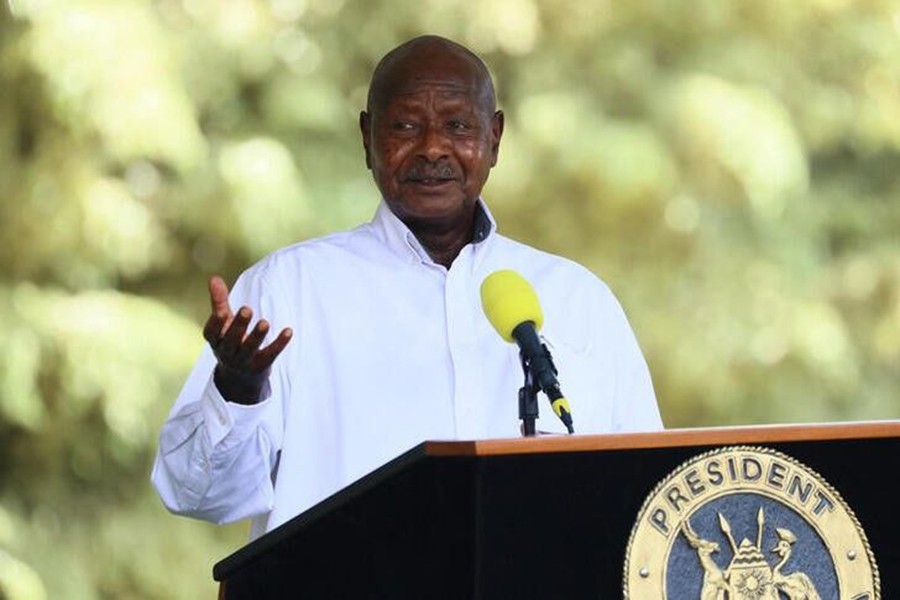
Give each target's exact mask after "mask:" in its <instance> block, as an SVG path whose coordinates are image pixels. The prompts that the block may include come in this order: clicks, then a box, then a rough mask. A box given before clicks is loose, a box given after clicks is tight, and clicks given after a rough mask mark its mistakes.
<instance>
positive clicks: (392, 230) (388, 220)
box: [371, 198, 497, 263]
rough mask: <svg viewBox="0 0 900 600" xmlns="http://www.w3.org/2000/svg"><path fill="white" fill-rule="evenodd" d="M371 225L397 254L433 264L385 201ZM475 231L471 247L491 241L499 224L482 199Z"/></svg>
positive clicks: (476, 208) (477, 205)
mask: <svg viewBox="0 0 900 600" xmlns="http://www.w3.org/2000/svg"><path fill="white" fill-rule="evenodd" d="M371 225H372V228H373V230H374V232H375V235H376V237H377V238H378V239H379V240H381V241H382V242H383V243H384V244H385V245H386V246H387V247H388V248H389V249H390V250H391V251H392V252H394V253H395V254H397V255H399V256H405V257H408V259H409V260H410V261H415V262H424V263H432V262H433V261H432V260H431V257H430V256H429V255H428V252H427V251H426V250H425V248H423V247H422V244H420V243H419V240H418V239H416V236H415V235H413V232H412V231H410V230H409V228H408V227H407V226H406V225H405V224H404V223H403V221H401V220H400V219H398V218H397V216H396V215H395V214H394V213H393V212H391V209H390V208H389V207H388V205H387V202H385V201H384V200H383V199H382V200H381V202H380V203H379V205H378V209H377V210H376V211H375V216H374V217H373V218H372V223H371ZM474 230H475V231H474V234H473V236H472V242H471V245H474V246H478V245H479V244H482V243H484V242H485V241H488V240H490V239H491V238H492V237H493V236H492V234H493V233H494V232H495V231H496V230H497V222H496V221H495V220H494V216H493V215H492V214H491V211H490V210H489V209H488V207H487V204H485V202H484V200H482V199H481V198H479V199H478V202H477V203H476V205H475V226H474Z"/></svg>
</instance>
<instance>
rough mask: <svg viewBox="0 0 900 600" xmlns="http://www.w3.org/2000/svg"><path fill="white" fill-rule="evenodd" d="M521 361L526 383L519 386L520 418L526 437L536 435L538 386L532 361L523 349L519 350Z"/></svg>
mask: <svg viewBox="0 0 900 600" xmlns="http://www.w3.org/2000/svg"><path fill="white" fill-rule="evenodd" d="M519 361H520V362H521V363H522V370H523V371H524V372H525V384H524V385H523V386H522V387H521V388H519V419H521V421H522V434H523V435H524V436H525V437H534V435H535V423H534V422H535V420H536V419H537V418H538V399H537V394H538V387H537V386H536V385H535V383H534V373H533V372H532V369H531V362H530V361H529V360H528V359H527V358H526V357H525V353H524V352H522V351H519Z"/></svg>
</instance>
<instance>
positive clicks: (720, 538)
mask: <svg viewBox="0 0 900 600" xmlns="http://www.w3.org/2000/svg"><path fill="white" fill-rule="evenodd" d="M624 593H625V598H630V599H633V600H657V599H660V600H664V599H665V600H693V599H695V598H696V599H698V600H821V599H823V598H830V599H832V598H833V599H834V600H879V599H880V597H881V596H880V590H879V579H878V569H877V566H876V564H875V559H874V556H873V555H872V552H871V548H870V547H869V545H868V542H867V541H866V537H865V533H864V532H863V530H862V527H861V526H860V525H859V523H858V521H857V519H856V518H855V516H854V515H853V512H852V511H851V510H850V508H849V507H848V506H847V505H846V504H845V503H844V501H843V499H842V498H841V497H840V495H839V494H838V493H837V491H836V490H834V489H833V488H831V486H829V485H828V484H827V483H826V482H825V481H824V480H823V479H822V478H821V477H820V476H819V475H818V474H817V473H815V472H814V471H812V470H810V469H808V468H807V467H805V466H804V465H802V464H800V463H799V462H797V461H795V460H793V459H791V458H789V457H787V456H785V455H783V454H781V453H778V452H775V451H773V450H767V449H762V448H724V449H721V450H718V451H714V452H710V453H707V454H704V455H701V456H699V457H696V458H694V459H692V460H690V461H688V462H687V463H685V464H683V465H682V466H681V467H679V468H678V469H676V470H675V471H674V472H673V473H672V474H671V475H669V477H667V478H666V480H665V481H663V482H661V483H660V484H659V485H658V486H657V488H656V489H655V490H654V491H653V493H651V494H650V496H649V497H648V498H647V501H646V502H645V504H644V507H643V508H642V509H641V513H640V515H639V516H638V520H637V522H636V523H635V526H634V529H633V530H632V534H631V540H630V541H629V544H628V555H627V558H626V564H625V581H624Z"/></svg>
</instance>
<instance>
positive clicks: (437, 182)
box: [407, 177, 456, 188]
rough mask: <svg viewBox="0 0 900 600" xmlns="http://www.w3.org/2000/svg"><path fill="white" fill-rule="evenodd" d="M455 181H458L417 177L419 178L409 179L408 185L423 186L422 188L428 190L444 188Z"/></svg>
mask: <svg viewBox="0 0 900 600" xmlns="http://www.w3.org/2000/svg"><path fill="white" fill-rule="evenodd" d="M454 181H456V180H455V179H448V178H442V177H421V178H419V177H417V178H411V179H407V182H408V183H411V184H413V185H418V186H422V187H427V188H437V187H442V186H445V185H448V184H451V183H453V182H454Z"/></svg>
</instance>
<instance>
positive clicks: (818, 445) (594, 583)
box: [213, 422, 900, 600]
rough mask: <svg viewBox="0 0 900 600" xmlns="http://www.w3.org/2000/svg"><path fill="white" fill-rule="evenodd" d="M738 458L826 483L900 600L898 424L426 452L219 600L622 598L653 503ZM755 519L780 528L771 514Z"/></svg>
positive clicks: (429, 448) (223, 587)
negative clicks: (642, 520)
mask: <svg viewBox="0 0 900 600" xmlns="http://www.w3.org/2000/svg"><path fill="white" fill-rule="evenodd" d="M731 447H742V448H743V447H747V448H764V449H767V450H771V451H774V452H775V453H779V454H783V455H785V456H787V457H789V458H790V459H793V460H796V461H798V462H799V463H802V464H803V465H805V466H806V467H808V468H809V469H812V470H813V471H815V472H816V473H818V474H819V475H821V477H822V478H823V479H824V480H826V481H827V482H828V484H830V486H832V487H833V489H834V490H836V491H837V492H838V493H839V495H840V497H842V498H843V501H844V502H845V503H846V504H847V505H848V506H849V507H850V508H851V509H852V512H853V513H854V514H855V517H856V519H858V522H859V525H860V526H861V527H862V529H863V530H864V531H865V536H866V537H867V540H868V543H869V545H870V550H871V555H872V556H874V561H875V563H877V566H878V568H877V571H876V575H875V578H876V590H877V588H878V587H880V593H881V596H880V597H881V598H886V599H887V598H900V510H898V508H897V507H898V506H900V501H898V498H897V492H896V485H895V483H894V480H895V476H896V474H897V473H898V472H900V422H874V423H854V424H851V423H844V424H828V425H804V426H771V427H769V426H760V427H740V428H714V429H684V430H667V431H663V432H657V433H636V434H617V435H601V436H571V437H545V438H532V439H516V440H490V441H479V442H434V441H430V442H424V443H422V444H420V445H419V446H417V447H415V448H413V449H412V450H410V451H409V452H407V453H405V454H403V455H401V456H399V457H398V458H396V459H394V460H393V461H391V462H390V463H388V464H386V465H384V466H383V467H381V468H379V469H377V470H376V471H374V472H372V473H370V474H369V475H367V476H366V477H364V478H362V479H360V480H359V481H357V482H355V483H354V484H352V485H350V486H349V487H347V488H345V489H343V490H342V491H340V492H338V493H336V494H335V495H333V496H332V497H330V498H328V499H326V500H325V501H323V502H321V503H320V504H318V505H316V506H315V507H313V508H311V509H310V510H308V511H306V512H304V513H303V514H301V515H299V516H297V517H295V518H294V519H292V520H291V521H288V522H287V523H285V524H284V525H282V526H280V527H279V528H277V529H275V530H273V531H271V532H269V533H268V534H266V535H265V536H263V537H261V538H259V539H257V540H254V541H253V542H251V543H250V544H248V545H247V546H245V547H244V548H242V549H240V550H238V551H237V552H235V553H234V554H232V555H231V556H229V557H227V558H225V559H224V560H222V561H220V562H219V563H218V564H216V565H215V567H214V569H213V576H214V578H215V579H216V580H217V581H219V582H220V593H219V597H220V599H224V600H244V599H250V598H252V599H254V600H260V599H267V598H272V599H275V598H279V599H280V598H391V599H396V598H417V599H423V598H460V599H462V598H466V599H470V598H477V599H482V598H490V599H493V598H566V599H576V598H591V599H593V600H597V599H603V600H612V599H615V598H622V597H623V580H624V575H625V571H624V567H625V563H626V554H627V549H628V547H629V540H630V537H631V536H632V530H633V528H634V525H635V522H636V519H637V518H638V515H639V513H641V511H642V507H644V505H645V501H646V500H647V498H648V496H649V495H650V494H651V493H652V492H653V491H654V490H655V489H657V488H658V486H659V484H660V482H662V481H663V480H665V479H666V477H667V476H668V475H669V474H671V473H672V472H673V471H675V470H676V469H677V468H678V467H679V465H682V464H684V463H685V462H686V461H690V460H691V459H692V457H697V456H699V455H703V454H704V453H709V452H714V451H716V450H717V449H723V448H731ZM782 479H784V478H783V477H782ZM687 481H688V482H689V483H690V480H689V479H687ZM772 481H775V482H777V481H778V480H777V479H775V480H770V483H771V482H772ZM675 499H676V500H677V497H676V498H675ZM673 506H676V507H677V506H678V505H677V503H675V504H673ZM758 518H759V519H760V529H762V528H763V527H769V525H767V524H766V525H764V524H763V523H762V521H761V519H764V518H765V517H764V516H763V511H762V510H760V513H759V517H758ZM720 521H721V517H720ZM722 527H725V525H724V524H723V525H722ZM754 527H755V526H754ZM769 529H771V530H772V533H771V534H770V535H771V536H774V535H775V527H774V525H773V526H771V527H769ZM783 532H784V529H782V530H779V531H778V535H779V536H781V541H782V544H781V547H782V548H784V547H785V545H784V544H786V543H788V542H785V541H784V540H785V539H788V541H790V540H789V538H788V537H787V534H784V533H783ZM692 533H693V532H692ZM701 534H702V532H701ZM675 535H676V537H677V536H678V535H680V534H679V533H678V532H675ZM730 535H731V534H730V533H729V536H730ZM735 535H737V534H735ZM684 536H685V537H684V538H683V539H682V538H679V540H680V541H678V543H680V544H684V545H685V548H687V549H688V551H690V552H693V551H694V550H692V547H691V546H687V545H686V544H687V542H688V541H691V543H694V544H695V545H694V546H693V548H697V547H698V546H697V545H696V544H698V543H699V542H698V541H697V539H693V540H691V539H690V538H688V537H687V534H686V533H685V534H684ZM698 537H702V535H701V536H698ZM748 537H751V538H752V537H753V536H748ZM673 539H674V538H673ZM759 539H762V533H760V534H759ZM702 541H703V540H700V542H702ZM745 541H746V540H745ZM674 543H675V542H671V541H670V542H669V544H670V545H673V544H674ZM791 543H793V542H791ZM757 545H761V544H757ZM735 546H736V544H735ZM717 549H719V548H718V547H717ZM719 550H720V551H724V550H721V549H719ZM760 550H761V551H762V552H763V553H767V552H769V549H768V548H766V549H760ZM841 551H842V550H841ZM697 552H700V550H697ZM735 553H737V548H736V547H735ZM770 556H771V555H770ZM850 556H851V558H853V559H856V556H855V555H854V554H851V555H850ZM770 562H774V559H770ZM685 564H687V563H685ZM698 564H699V563H698ZM786 565H788V566H789V565H790V563H786ZM797 568H799V567H795V570H796V569H797ZM729 569H731V568H730V567H729ZM768 572H769V573H771V572H772V568H771V566H770V567H769V571H768ZM642 576H643V575H642ZM735 578H736V575H735V576H733V577H732V579H735ZM697 585H700V584H699V583H698V584H697ZM733 594H734V593H733ZM877 594H878V592H877V591H876V592H875V593H874V594H873V595H871V596H866V595H864V594H856V595H855V597H856V598H860V599H863V598H868V600H875V599H876V598H877V597H878V595H877ZM629 597H630V598H638V596H637V595H635V594H634V592H632V594H631V595H630V596H629ZM658 597H659V598H663V597H664V596H663V595H659V596H658ZM685 597H687V596H685ZM693 597H695V598H696V597H699V596H697V595H694V596H693ZM747 597H750V596H747ZM823 597H825V596H823ZM835 597H837V596H835ZM846 597H847V598H850V596H849V595H848V596H846ZM840 598H841V600H844V598H845V596H844V595H843V592H842V595H841V596H840ZM641 600H654V599H653V598H646V599H643V598H642V599H641ZM669 600H679V598H673V597H672V595H671V594H670V596H669Z"/></svg>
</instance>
